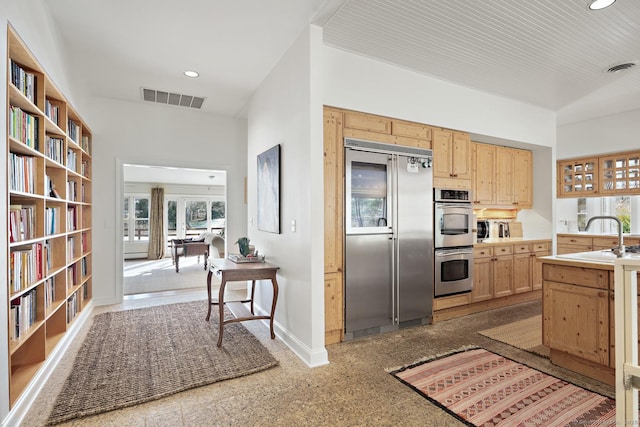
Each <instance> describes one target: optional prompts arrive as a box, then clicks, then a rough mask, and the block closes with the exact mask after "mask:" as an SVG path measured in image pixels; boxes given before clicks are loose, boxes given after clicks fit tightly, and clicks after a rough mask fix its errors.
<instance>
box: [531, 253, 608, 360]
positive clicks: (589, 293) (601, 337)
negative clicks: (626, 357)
mask: <svg viewBox="0 0 640 427" xmlns="http://www.w3.org/2000/svg"><path fill="white" fill-rule="evenodd" d="M545 267H546V265H545ZM543 299H544V301H543V311H544V312H543V324H544V326H543V331H544V334H543V335H544V336H545V339H544V341H545V343H546V344H547V345H548V346H549V347H551V348H552V349H554V350H558V351H561V352H567V353H569V354H572V355H576V356H578V357H581V358H583V359H586V360H590V361H593V362H596V363H599V364H602V365H605V366H608V365H609V292H608V291H604V290H599V289H593V288H587V287H583V286H575V285H569V284H565V283H556V282H551V281H546V280H545V282H544V290H543Z"/></svg>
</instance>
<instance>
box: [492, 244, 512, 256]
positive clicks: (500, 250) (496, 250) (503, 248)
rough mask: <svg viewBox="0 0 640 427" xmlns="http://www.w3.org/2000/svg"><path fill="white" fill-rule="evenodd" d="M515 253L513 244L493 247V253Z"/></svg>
mask: <svg viewBox="0 0 640 427" xmlns="http://www.w3.org/2000/svg"><path fill="white" fill-rule="evenodd" d="M512 253H513V246H512V245H500V246H494V247H493V255H495V256H501V255H511V254H512Z"/></svg>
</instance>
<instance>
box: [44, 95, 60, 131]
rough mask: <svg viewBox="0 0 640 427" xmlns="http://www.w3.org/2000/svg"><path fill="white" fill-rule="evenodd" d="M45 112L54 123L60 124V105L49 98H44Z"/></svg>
mask: <svg viewBox="0 0 640 427" xmlns="http://www.w3.org/2000/svg"><path fill="white" fill-rule="evenodd" d="M44 114H45V115H46V116H47V117H49V118H50V119H51V121H52V122H53V123H55V124H56V125H58V126H60V122H59V121H58V120H60V107H58V105H57V104H54V103H53V102H51V101H49V100H48V99H45V100H44Z"/></svg>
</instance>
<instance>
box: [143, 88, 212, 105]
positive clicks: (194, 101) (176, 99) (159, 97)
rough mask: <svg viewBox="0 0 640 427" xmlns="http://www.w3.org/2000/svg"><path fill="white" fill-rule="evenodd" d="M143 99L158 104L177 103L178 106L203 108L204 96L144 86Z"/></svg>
mask: <svg viewBox="0 0 640 427" xmlns="http://www.w3.org/2000/svg"><path fill="white" fill-rule="evenodd" d="M142 99H143V100H145V101H149V102H157V103H158V104H168V105H176V106H178V107H189V108H198V109H200V108H202V104H203V103H204V99H205V98H204V97H202V96H192V95H184V94H182V93H172V92H163V91H161V90H155V89H146V88H142Z"/></svg>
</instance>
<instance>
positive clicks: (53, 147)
mask: <svg viewBox="0 0 640 427" xmlns="http://www.w3.org/2000/svg"><path fill="white" fill-rule="evenodd" d="M45 149H46V152H45V155H46V156H47V157H48V158H50V159H51V160H55V161H56V162H58V163H60V164H64V162H63V160H64V154H63V153H64V139H62V138H59V137H55V136H49V135H47V138H46V142H45Z"/></svg>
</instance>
